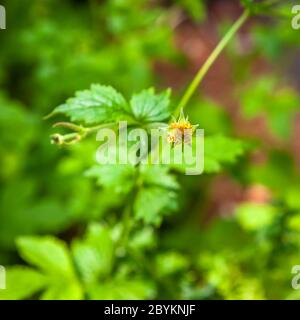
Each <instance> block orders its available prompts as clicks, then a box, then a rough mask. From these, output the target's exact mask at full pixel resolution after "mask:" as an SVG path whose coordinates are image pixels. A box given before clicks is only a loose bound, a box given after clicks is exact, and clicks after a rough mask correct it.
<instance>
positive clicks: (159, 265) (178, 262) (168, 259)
mask: <svg viewBox="0 0 300 320" xmlns="http://www.w3.org/2000/svg"><path fill="white" fill-rule="evenodd" d="M187 267H188V261H187V259H186V258H185V257H184V256H182V255H181V254H179V253H177V252H167V253H163V254H160V255H158V256H157V257H156V269H157V273H158V274H159V275H160V276H166V275H169V274H174V273H176V272H180V271H184V270H186V269H187Z"/></svg>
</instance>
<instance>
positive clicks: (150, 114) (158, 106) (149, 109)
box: [130, 88, 170, 123]
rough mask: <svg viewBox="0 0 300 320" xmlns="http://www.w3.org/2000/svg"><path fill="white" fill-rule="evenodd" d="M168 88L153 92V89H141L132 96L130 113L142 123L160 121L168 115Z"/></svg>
mask: <svg viewBox="0 0 300 320" xmlns="http://www.w3.org/2000/svg"><path fill="white" fill-rule="evenodd" d="M169 97H170V90H167V91H165V92H163V93H161V94H155V91H154V89H152V88H151V89H148V90H143V91H142V92H141V93H139V94H135V95H133V96H132V98H131V101H130V106H131V110H132V113H133V115H134V117H135V119H137V120H138V121H140V122H142V123H148V122H160V121H163V120H166V119H168V118H169V117H170V110H169V104H170V99H169Z"/></svg>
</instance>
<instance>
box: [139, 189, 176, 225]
mask: <svg viewBox="0 0 300 320" xmlns="http://www.w3.org/2000/svg"><path fill="white" fill-rule="evenodd" d="M146 204H151V205H146ZM176 209H177V194H176V192H174V191H171V190H167V189H164V188H159V187H150V188H143V189H140V191H139V192H138V194H137V196H136V199H135V203H134V212H135V217H136V219H141V220H143V222H144V223H149V224H155V225H158V224H160V222H161V220H162V217H163V215H165V214H170V213H171V212H173V211H175V210H176Z"/></svg>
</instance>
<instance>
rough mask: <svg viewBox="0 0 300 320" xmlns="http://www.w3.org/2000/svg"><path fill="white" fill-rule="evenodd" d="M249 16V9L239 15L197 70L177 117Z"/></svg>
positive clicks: (177, 111)
mask: <svg viewBox="0 0 300 320" xmlns="http://www.w3.org/2000/svg"><path fill="white" fill-rule="evenodd" d="M248 17H249V10H245V11H244V12H243V14H242V15H241V16H240V17H239V19H238V20H237V21H236V22H235V23H234V24H233V25H232V27H231V28H230V29H229V30H228V32H227V33H226V34H225V36H224V37H223V38H222V40H221V41H220V42H219V44H218V45H217V46H216V48H215V49H214V51H213V52H212V53H211V55H210V56H209V57H208V59H207V60H206V62H205V63H204V64H203V65H202V67H201V68H200V69H199V71H198V72H197V74H196V76H195V78H194V79H193V81H192V82H191V84H190V85H189V86H188V88H187V90H186V92H185V93H184V95H183V97H182V98H181V100H180V102H179V104H178V106H177V108H176V109H175V112H174V116H175V117H177V116H178V114H179V112H180V110H181V109H184V108H185V107H186V105H187V103H188V101H189V100H190V98H191V97H192V95H193V94H194V92H195V90H196V89H197V87H198V86H199V84H200V82H201V81H202V80H203V78H204V76H205V75H206V73H207V71H208V70H209V68H210V67H211V66H212V64H213V63H214V62H215V60H216V59H217V58H218V56H219V55H220V53H221V52H222V51H223V49H224V48H225V47H226V45H227V44H228V42H229V41H230V39H231V38H232V37H233V36H234V35H235V33H236V32H237V31H238V30H239V28H240V27H241V26H242V25H243V24H244V22H245V21H246V20H247V18H248Z"/></svg>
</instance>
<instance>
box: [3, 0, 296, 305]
mask: <svg viewBox="0 0 300 320" xmlns="http://www.w3.org/2000/svg"><path fill="white" fill-rule="evenodd" d="M3 2H4V3H3V4H4V5H5V7H6V11H7V15H8V17H7V21H8V28H7V30H5V31H1V40H2V46H1V50H0V63H1V67H2V68H1V70H0V83H1V91H0V105H1V109H0V133H1V135H0V140H1V144H0V152H1V160H0V161H1V162H0V163H1V166H0V168H1V169H0V180H1V186H0V264H1V265H4V266H6V267H7V289H6V290H1V291H0V299H32V298H33V299H146V298H154V299H155V298H160V299H163V298H168V299H298V298H300V292H299V291H296V290H293V289H292V287H291V278H292V275H291V268H292V266H293V265H296V264H300V236H299V231H300V200H299V199H300V198H299V192H300V182H299V169H298V167H297V158H296V155H295V150H292V147H291V145H292V142H294V139H295V136H294V135H293V134H294V126H293V124H294V122H295V119H296V116H297V115H298V108H299V103H300V101H299V92H297V90H296V89H295V88H296V86H293V85H292V81H291V79H289V77H288V73H287V72H286V70H287V69H288V66H287V64H288V63H289V62H290V59H291V58H290V57H293V56H295V53H296V55H297V51H296V49H297V48H296V47H297V45H299V31H296V30H293V29H292V28H291V25H290V21H291V18H292V15H291V14H290V8H291V6H292V2H291V3H288V4H287V3H284V7H285V8H283V7H281V6H276V7H274V8H273V6H272V10H269V9H270V7H269V4H271V2H274V1H263V2H258V1H250V0H245V1H241V2H242V5H244V6H245V7H247V8H249V9H250V10H251V12H253V13H255V14H258V15H260V16H268V17H267V18H265V17H259V18H253V19H252V22H251V24H249V26H248V27H247V30H246V31H244V32H245V33H246V34H247V37H248V38H247V39H248V41H249V43H250V48H248V50H246V51H243V50H238V48H239V37H237V38H236V40H235V41H233V43H232V44H231V45H230V47H229V48H228V50H227V56H228V60H229V63H230V70H231V71H232V74H231V75H229V76H231V78H232V79H231V80H232V84H231V85H232V87H233V89H232V91H233V92H234V97H235V99H236V100H237V103H238V104H239V106H240V114H241V117H243V118H244V119H246V120H247V121H252V120H255V119H257V118H259V117H262V118H263V119H264V123H265V125H266V130H267V132H268V134H269V135H270V136H271V137H272V139H273V140H275V142H274V143H269V140H267V139H266V138H265V137H264V136H251V135H250V134H244V135H242V134H239V133H238V132H237V130H236V127H235V124H234V120H233V117H232V115H230V113H228V112H227V111H226V109H225V108H224V106H223V105H219V104H220V103H217V102H215V101H213V99H212V98H210V97H207V96H204V95H201V96H196V97H194V98H193V100H192V101H191V103H190V105H189V106H188V109H187V113H188V114H189V115H190V119H191V122H192V123H199V124H200V127H201V128H204V129H205V133H206V138H205V172H204V174H202V175H200V176H195V177H192V176H183V175H182V174H180V169H179V170H178V168H175V169H174V167H170V168H164V167H158V166H154V167H151V166H143V167H141V168H139V170H138V172H137V170H136V169H135V168H133V167H132V166H114V167H111V166H99V165H95V161H94V154H95V151H96V148H97V144H96V141H95V139H94V137H87V138H86V139H85V140H83V141H81V142H80V143H76V144H73V145H71V146H67V147H61V148H58V147H57V146H55V145H51V144H50V139H49V136H50V135H51V134H53V132H54V131H53V130H52V129H51V128H50V121H49V120H43V117H44V116H45V115H46V114H49V113H50V112H51V111H52V110H53V108H54V107H55V106H56V105H59V107H58V108H56V109H55V111H54V113H55V114H56V115H57V116H58V119H59V120H60V119H65V117H64V116H67V117H71V120H72V121H74V122H76V124H78V125H83V124H84V125H92V124H93V125H94V124H102V123H106V122H111V121H112V120H113V121H116V120H118V119H120V118H121V119H123V118H124V116H126V117H128V119H131V120H132V121H133V122H137V121H138V122H139V123H140V124H143V125H148V124H153V123H155V122H161V121H165V120H167V119H168V118H169V117H170V115H171V111H172V110H173V108H174V107H175V105H176V102H177V100H178V97H179V95H178V92H173V93H172V95H170V92H168V91H163V90H158V93H156V92H155V91H154V90H153V89H147V88H150V87H162V86H163V82H162V79H160V77H159V75H158V74H157V73H156V72H155V71H154V70H155V68H154V67H153V65H154V63H155V62H156V61H159V60H163V61H168V62H170V63H172V64H179V65H181V68H182V60H183V57H182V56H181V54H180V52H179V50H177V49H176V48H175V47H174V45H173V43H174V37H175V33H176V27H174V24H173V23H172V19H174V15H176V14H178V12H179V13H180V14H181V15H183V17H184V19H186V20H187V21H188V22H189V23H191V24H193V25H197V26H198V27H200V28H201V26H202V25H201V23H205V22H206V21H207V19H209V12H207V10H210V6H209V5H208V1H190V0H180V1H179V0H178V1H166V2H165V1H146V0H105V1H97V0H89V1H84V0H66V1H58V0H45V1H38V0H23V1H18V0H9V1H3ZM275 2H278V3H279V2H280V1H275ZM267 3H268V4H267ZM266 5H267V6H266ZM279 5H281V3H279ZM278 9H280V12H279V10H278ZM283 9H284V12H285V15H282V12H283ZM20 13H21V14H20ZM271 13H272V15H270V14H271ZM278 13H280V15H278ZM257 61H263V63H264V64H265V65H267V66H268V68H266V69H267V70H268V71H265V72H264V73H263V72H260V73H259V74H257V72H256V71H255V68H253V65H255V63H257ZM279 62H280V63H279ZM253 70H254V71H253ZM292 80H294V81H295V80H296V81H299V78H293V79H292ZM93 83H100V84H101V85H103V84H104V85H108V86H98V85H94V86H92V87H91V84H93ZM110 86H111V87H110ZM88 88H90V89H88ZM113 88H115V89H113ZM82 90H85V91H82ZM74 92H78V93H77V94H76V96H75V97H74ZM119 92H121V93H122V94H121V93H119ZM72 96H73V98H71V99H70V98H69V97H72ZM103 99H106V100H104V101H106V103H103ZM64 101H67V102H66V103H65V104H62V103H63V102H64ZM95 101H96V102H95ZM101 101H102V102H101ZM95 103H96V104H97V106H98V107H100V110H101V112H98V113H97V112H94V111H91V110H88V108H87V109H84V110H82V112H80V113H78V110H77V113H76V112H75V113H74V112H73V111H74V110H73V111H72V106H74V105H75V106H77V107H78V106H79V107H81V106H82V105H83V104H84V105H85V106H93V105H94V104H95ZM101 103H102V104H101ZM107 103H109V104H110V105H112V106H113V110H112V109H106V108H105V106H106V105H107ZM141 106H142V107H141ZM98 111H99V109H98ZM111 111H113V112H111ZM63 133H65V132H62V133H61V134H63ZM255 154H262V158H263V160H262V161H254V160H253V157H254V155H255ZM224 176H226V177H230V179H231V180H232V181H233V182H234V183H236V184H238V185H239V186H240V189H241V190H243V191H247V190H248V191H249V190H252V193H251V194H250V196H249V194H248V196H247V195H246V196H244V197H242V199H239V201H237V202H236V203H235V205H234V206H233V205H229V206H227V207H226V208H225V209H226V210H225V209H224V210H225V211H226V212H225V213H226V214H225V215H222V214H221V213H222V212H221V213H220V212H217V209H216V208H214V207H213V208H214V210H216V212H213V213H214V214H213V218H210V221H209V222H207V220H208V217H207V212H208V211H209V210H208V208H210V206H211V205H212V204H213V202H214V199H213V198H212V195H211V194H210V191H209V190H211V188H214V182H215V181H216V180H217V179H218V178H220V177H224ZM225 188H226V186H225ZM253 190H254V194H253ZM222 200H223V201H225V199H222Z"/></svg>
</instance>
